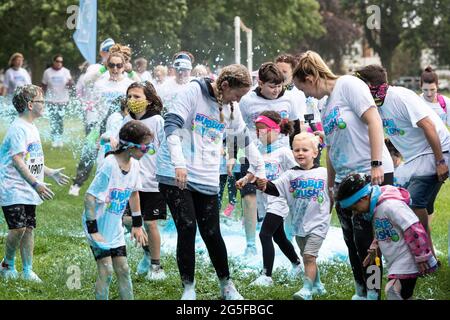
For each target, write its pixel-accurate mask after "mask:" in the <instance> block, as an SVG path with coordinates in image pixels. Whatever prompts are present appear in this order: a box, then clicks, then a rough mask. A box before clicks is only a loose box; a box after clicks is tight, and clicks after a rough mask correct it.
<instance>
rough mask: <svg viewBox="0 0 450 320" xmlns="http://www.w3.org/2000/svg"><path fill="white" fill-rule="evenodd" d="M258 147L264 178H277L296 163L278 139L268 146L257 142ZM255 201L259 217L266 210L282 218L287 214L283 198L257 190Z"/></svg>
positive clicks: (263, 214)
mask: <svg viewBox="0 0 450 320" xmlns="http://www.w3.org/2000/svg"><path fill="white" fill-rule="evenodd" d="M277 142H278V143H277ZM268 148H271V149H268ZM258 149H259V151H260V152H261V154H262V157H263V159H264V164H265V170H266V178H267V180H269V181H273V180H276V179H278V178H279V177H280V176H281V174H283V172H286V171H287V170H289V169H291V168H293V167H295V166H296V165H297V162H296V161H295V159H294V155H293V154H292V151H291V149H289V147H286V146H284V145H282V143H281V141H280V139H278V140H277V141H276V142H275V143H273V144H272V145H270V146H264V145H263V144H262V143H260V142H259V143H258ZM256 203H257V207H258V215H259V216H260V217H264V216H265V215H266V212H270V213H273V214H276V215H278V216H280V217H283V218H286V217H287V216H288V215H289V207H288V205H287V202H286V199H285V198H282V197H274V196H270V195H267V194H265V193H263V192H261V191H259V190H257V191H256Z"/></svg>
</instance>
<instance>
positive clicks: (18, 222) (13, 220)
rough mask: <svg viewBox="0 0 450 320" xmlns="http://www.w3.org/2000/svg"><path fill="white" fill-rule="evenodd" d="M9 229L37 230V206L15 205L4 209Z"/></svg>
mask: <svg viewBox="0 0 450 320" xmlns="http://www.w3.org/2000/svg"><path fill="white" fill-rule="evenodd" d="M2 210H3V213H4V215H5V220H6V223H7V224H8V229H10V230H11V229H21V228H33V229H35V228H36V206H35V205H27V204H13V205H11V206H6V207H2Z"/></svg>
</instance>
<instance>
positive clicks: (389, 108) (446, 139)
mask: <svg viewBox="0 0 450 320" xmlns="http://www.w3.org/2000/svg"><path fill="white" fill-rule="evenodd" d="M379 111H380V116H381V118H382V120H383V127H384V132H385V134H386V135H387V136H388V137H389V140H390V141H391V142H392V144H393V145H394V146H395V147H396V148H397V150H398V151H399V152H400V153H401V154H402V156H403V158H404V159H405V166H407V167H408V169H409V170H411V172H413V175H428V174H426V173H425V174H424V171H425V172H426V171H428V172H429V173H431V174H435V172H436V164H435V161H434V155H433V150H432V149H431V146H430V144H429V142H428V140H427V139H426V136H425V133H424V131H423V129H422V128H419V127H418V126H417V122H419V121H420V120H422V119H424V118H426V117H428V118H429V119H430V120H431V121H432V122H433V124H434V125H435V128H436V131H437V134H438V137H439V140H440V142H441V147H442V151H448V150H449V149H450V133H449V132H448V129H447V128H446V127H445V125H444V123H443V122H442V121H441V119H440V118H439V116H438V115H437V114H436V113H435V112H433V111H432V110H431V109H430V108H427V106H426V105H425V104H424V102H423V100H422V99H421V98H420V97H419V96H418V95H416V94H415V93H414V92H413V91H411V90H409V89H406V88H403V87H395V86H391V87H389V89H388V92H387V95H386V98H385V100H384V104H383V105H382V106H381V107H380V108H379ZM425 155H431V157H430V159H428V157H426V158H424V156H425ZM419 172H421V173H420V174H419Z"/></svg>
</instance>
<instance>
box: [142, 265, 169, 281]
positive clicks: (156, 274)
mask: <svg viewBox="0 0 450 320" xmlns="http://www.w3.org/2000/svg"><path fill="white" fill-rule="evenodd" d="M145 278H146V279H147V280H151V281H160V280H164V279H166V278H167V276H166V273H165V272H164V270H163V268H162V267H161V266H160V265H158V264H152V265H151V267H150V270H148V273H147V276H146V277H145Z"/></svg>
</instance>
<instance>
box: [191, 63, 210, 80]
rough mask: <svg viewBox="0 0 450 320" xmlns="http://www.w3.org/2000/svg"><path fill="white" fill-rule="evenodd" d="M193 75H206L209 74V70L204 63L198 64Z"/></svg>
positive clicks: (193, 70)
mask: <svg viewBox="0 0 450 320" xmlns="http://www.w3.org/2000/svg"><path fill="white" fill-rule="evenodd" d="M191 75H192V76H193V77H206V76H207V75H208V70H207V69H206V67H205V66H204V65H202V64H198V65H196V66H195V68H194V69H192V73H191Z"/></svg>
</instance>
